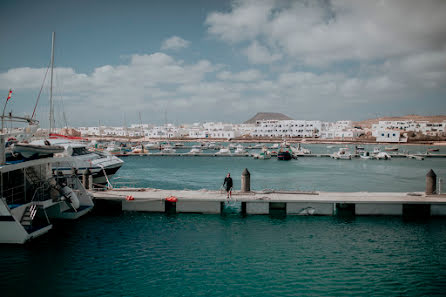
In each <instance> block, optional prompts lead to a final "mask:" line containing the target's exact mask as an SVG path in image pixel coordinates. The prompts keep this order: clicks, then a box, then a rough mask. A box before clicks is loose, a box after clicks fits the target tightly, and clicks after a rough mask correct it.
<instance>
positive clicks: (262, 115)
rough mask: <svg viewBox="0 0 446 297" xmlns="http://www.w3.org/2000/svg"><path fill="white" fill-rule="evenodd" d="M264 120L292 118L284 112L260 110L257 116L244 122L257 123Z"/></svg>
mask: <svg viewBox="0 0 446 297" xmlns="http://www.w3.org/2000/svg"><path fill="white" fill-rule="evenodd" d="M262 120H278V121H285V120H292V118H290V117H289V116H286V115H284V114H283V113H278V112H258V113H257V114H256V115H255V116H253V117H252V118H250V119H249V120H247V121H246V122H244V124H255V123H256V122H257V121H262Z"/></svg>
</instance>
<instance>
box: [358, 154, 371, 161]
mask: <svg viewBox="0 0 446 297" xmlns="http://www.w3.org/2000/svg"><path fill="white" fill-rule="evenodd" d="M359 157H360V158H361V159H365V160H370V159H373V155H371V154H370V153H369V152H362V154H360V155H359Z"/></svg>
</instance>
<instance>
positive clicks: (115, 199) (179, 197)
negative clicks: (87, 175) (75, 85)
mask: <svg viewBox="0 0 446 297" xmlns="http://www.w3.org/2000/svg"><path fill="white" fill-rule="evenodd" d="M92 194H93V195H94V197H95V200H96V202H99V205H102V206H104V205H107V204H108V203H113V204H114V205H115V207H116V205H118V208H119V207H120V209H121V210H124V211H146V212H172V211H173V212H175V213H210V214H219V213H221V212H222V210H223V209H224V207H225V205H227V204H228V201H227V200H226V193H225V192H221V191H211V190H198V191H190V190H160V189H152V188H119V189H113V190H107V191H93V192H92ZM168 197H174V199H173V200H172V199H168V200H171V201H168V200H166V198H168ZM230 201H231V202H230V203H232V202H237V203H240V204H241V211H242V213H246V214H252V215H254V214H270V213H272V212H275V211H282V212H283V213H286V214H288V215H336V214H338V213H340V212H342V213H345V212H347V213H350V214H353V215H400V216H401V215H407V214H415V215H422V216H446V195H426V194H425V193H421V192H416V193H382V192H378V193H371V192H298V191H273V190H271V191H251V192H234V193H233V195H232V199H231V200H230Z"/></svg>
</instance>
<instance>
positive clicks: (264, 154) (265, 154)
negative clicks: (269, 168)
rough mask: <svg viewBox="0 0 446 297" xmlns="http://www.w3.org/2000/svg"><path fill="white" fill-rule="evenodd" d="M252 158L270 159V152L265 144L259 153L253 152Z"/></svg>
mask: <svg viewBox="0 0 446 297" xmlns="http://www.w3.org/2000/svg"><path fill="white" fill-rule="evenodd" d="M254 159H259V160H267V159H271V152H270V151H268V148H267V147H266V146H264V147H263V148H262V151H261V152H260V153H259V154H254Z"/></svg>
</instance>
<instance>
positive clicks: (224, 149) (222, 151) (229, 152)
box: [215, 147, 231, 155]
mask: <svg viewBox="0 0 446 297" xmlns="http://www.w3.org/2000/svg"><path fill="white" fill-rule="evenodd" d="M215 154H216V155H231V151H230V150H229V149H228V148H227V147H223V148H221V149H220V150H219V151H218V152H216V153H215Z"/></svg>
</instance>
